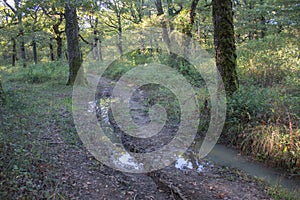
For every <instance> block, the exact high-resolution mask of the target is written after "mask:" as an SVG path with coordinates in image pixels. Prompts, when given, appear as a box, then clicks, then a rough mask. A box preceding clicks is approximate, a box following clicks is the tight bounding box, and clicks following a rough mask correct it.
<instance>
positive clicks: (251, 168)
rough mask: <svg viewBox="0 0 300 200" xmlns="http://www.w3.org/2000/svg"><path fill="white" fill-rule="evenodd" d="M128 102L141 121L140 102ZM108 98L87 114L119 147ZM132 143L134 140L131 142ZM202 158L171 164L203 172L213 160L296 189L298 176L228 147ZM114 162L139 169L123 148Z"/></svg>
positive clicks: (186, 158)
mask: <svg viewBox="0 0 300 200" xmlns="http://www.w3.org/2000/svg"><path fill="white" fill-rule="evenodd" d="M139 95H140V96H143V95H144V94H143V93H142V92H141V91H139ZM133 100H134V101H133V102H132V104H131V107H132V110H133V111H134V110H136V111H137V112H136V113H135V114H137V115H138V116H142V118H144V120H143V119H140V120H136V122H139V123H141V122H144V121H145V115H144V113H140V112H143V109H141V108H144V107H143V105H141V104H140V105H138V104H139V103H140V102H137V100H136V99H133ZM111 101H112V99H111V98H109V97H105V98H102V99H99V100H95V101H91V102H89V103H88V104H89V105H88V110H87V112H89V113H96V114H97V117H98V119H99V122H100V124H101V127H102V128H104V129H105V130H107V131H105V133H106V135H107V136H108V137H109V139H110V140H111V142H113V143H114V144H119V145H122V146H123V143H122V140H121V138H120V133H118V132H116V131H115V128H114V127H113V125H112V124H111V123H110V118H109V109H110V103H111ZM135 144H136V143H135ZM205 160H209V161H211V162H206V161H204V160H201V159H198V158H197V156H195V155H194V154H193V153H191V152H187V153H186V154H184V155H182V156H180V157H178V159H177V160H176V162H175V167H176V168H177V169H179V170H189V169H190V170H196V171H197V172H199V173H200V172H204V171H207V170H211V168H213V167H214V166H213V164H211V163H212V162H213V163H216V164H218V165H221V166H227V167H232V168H236V169H239V170H242V171H245V172H246V173H247V174H249V175H251V176H254V177H257V178H260V179H262V180H264V181H266V182H267V183H270V184H271V185H274V186H277V185H280V186H282V187H284V188H287V189H289V190H291V191H295V190H296V191H300V187H299V186H300V178H299V177H296V178H291V179H289V178H287V177H285V176H284V173H283V171H279V170H276V169H272V168H268V167H266V166H264V165H263V164H261V163H256V162H253V161H251V160H248V159H246V158H245V157H243V156H240V155H239V154H238V152H237V151H235V150H233V149H229V148H227V147H226V146H224V145H219V144H218V145H216V146H215V147H214V149H213V150H212V151H211V152H210V153H209V155H208V156H207V157H206V159H205ZM114 161H115V163H116V164H117V165H120V166H121V167H124V168H132V169H136V170H139V169H142V168H143V164H142V163H138V162H137V161H136V160H135V158H134V157H133V156H131V155H130V154H129V153H127V152H126V151H124V152H122V153H120V155H118V156H117V158H115V159H114Z"/></svg>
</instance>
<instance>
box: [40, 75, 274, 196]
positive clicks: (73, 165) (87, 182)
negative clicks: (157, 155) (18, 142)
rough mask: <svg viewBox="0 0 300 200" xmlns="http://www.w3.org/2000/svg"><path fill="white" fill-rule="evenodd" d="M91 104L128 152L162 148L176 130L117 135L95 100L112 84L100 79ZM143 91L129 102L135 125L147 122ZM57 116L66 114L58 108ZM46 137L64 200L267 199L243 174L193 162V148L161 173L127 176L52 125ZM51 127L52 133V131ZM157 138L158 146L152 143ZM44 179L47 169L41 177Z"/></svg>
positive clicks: (173, 126) (172, 127)
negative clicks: (148, 135) (139, 135)
mask: <svg viewBox="0 0 300 200" xmlns="http://www.w3.org/2000/svg"><path fill="white" fill-rule="evenodd" d="M99 85H100V86H99V88H98V92H99V93H98V94H97V96H96V98H95V99H96V100H95V102H91V103H90V105H91V106H90V108H89V109H90V110H87V112H95V114H97V115H99V116H98V118H99V121H100V122H101V121H103V122H105V123H106V124H107V125H109V126H113V127H114V131H115V132H116V134H115V138H112V139H115V140H116V141H117V142H121V143H122V144H123V145H124V147H125V148H126V149H127V150H128V152H129V153H130V152H147V151H152V150H153V149H155V148H158V147H159V146H161V145H164V144H166V143H167V142H168V141H169V140H170V139H171V138H172V137H173V135H174V133H173V132H175V131H176V129H177V124H176V123H177V121H176V119H174V120H173V122H174V123H169V124H167V126H166V128H165V129H163V130H162V131H161V132H160V133H159V134H158V135H157V136H156V137H153V138H152V139H153V141H152V139H150V140H138V139H136V138H133V137H129V136H128V135H126V134H122V133H120V130H118V128H117V126H115V124H114V123H115V122H114V121H113V119H112V118H111V117H110V116H109V113H110V112H109V110H107V108H106V106H107V105H105V103H104V104H103V103H102V104H101V102H100V101H98V100H99V99H108V97H109V96H110V94H111V91H112V88H113V84H112V82H111V81H109V80H107V79H104V80H102V81H101V82H100V84H99ZM146 97H147V94H146V92H143V91H138V92H136V93H135V94H134V95H133V98H132V102H131V104H130V106H131V110H132V113H133V118H134V120H135V122H136V123H140V124H143V123H147V121H149V117H148V115H147V114H145V112H143V110H144V109H145V105H144V103H145V101H144V100H145V98H146ZM61 112H62V113H61V115H64V116H67V115H71V113H68V112H69V111H66V110H62V111H61ZM49 128H50V132H51V129H53V130H52V131H53V132H54V133H55V134H53V135H52V136H51V137H49V136H48V137H47V138H45V137H42V136H41V138H40V139H41V140H47V143H48V144H52V145H51V146H49V148H48V151H49V152H48V153H49V154H50V155H51V157H52V158H53V160H54V161H55V162H54V164H53V166H51V168H52V169H55V173H56V174H55V176H56V177H57V178H58V179H59V182H58V185H57V186H56V187H57V191H58V193H61V194H63V196H64V198H65V199H109V200H110V199H112V200H113V199H132V200H135V199H158V200H160V199H161V200H168V199H176V200H185V199H191V200H194V199H272V198H271V197H270V196H269V195H268V194H267V192H266V191H265V189H264V187H263V186H262V185H260V184H258V182H257V181H255V180H254V179H253V178H251V177H249V176H247V175H246V174H245V173H243V172H241V171H239V170H234V169H230V168H227V167H222V166H219V165H217V164H215V163H213V162H212V161H210V160H208V159H201V160H200V159H198V158H197V157H196V156H195V153H194V150H193V146H192V147H191V148H190V149H189V150H188V151H187V152H186V153H185V154H184V155H182V156H180V157H178V159H177V161H176V162H174V163H173V164H172V165H171V166H169V167H166V168H164V169H161V170H158V171H154V172H149V173H143V174H133V173H124V172H121V171H117V170H115V169H112V168H109V167H107V166H105V165H104V164H102V163H100V162H99V161H97V160H95V158H94V157H93V156H92V155H91V154H90V153H89V152H88V151H87V150H86V148H85V147H84V145H83V144H82V143H80V144H79V145H72V144H69V143H67V142H65V141H64V139H63V138H62V135H61V134H60V131H59V130H57V127H55V123H54V124H53V126H52V127H49ZM54 129H55V130H54ZM157 139H159V142H155V141H157ZM122 162H123V164H125V165H126V164H127V165H132V166H134V165H135V164H136V163H134V161H132V160H130V159H127V160H126V159H125V161H124V159H123V160H120V164H122ZM43 174H44V175H45V176H47V169H46V170H45V172H44V173H43Z"/></svg>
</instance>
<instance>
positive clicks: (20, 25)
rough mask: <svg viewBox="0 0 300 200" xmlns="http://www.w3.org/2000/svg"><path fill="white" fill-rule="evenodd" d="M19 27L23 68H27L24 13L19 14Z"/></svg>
mask: <svg viewBox="0 0 300 200" xmlns="http://www.w3.org/2000/svg"><path fill="white" fill-rule="evenodd" d="M18 25H19V32H20V51H21V61H22V65H23V67H26V52H25V41H24V30H23V22H22V13H18Z"/></svg>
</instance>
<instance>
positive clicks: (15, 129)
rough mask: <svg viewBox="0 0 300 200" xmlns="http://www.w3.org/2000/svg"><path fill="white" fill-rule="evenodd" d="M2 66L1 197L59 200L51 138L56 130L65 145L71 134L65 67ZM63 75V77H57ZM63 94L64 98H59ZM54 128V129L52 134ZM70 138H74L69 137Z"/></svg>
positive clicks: (50, 65)
mask: <svg viewBox="0 0 300 200" xmlns="http://www.w3.org/2000/svg"><path fill="white" fill-rule="evenodd" d="M61 64H62V63H53V64H47V65H38V66H30V67H29V68H28V69H23V68H21V67H16V68H12V67H2V70H1V71H3V72H4V73H3V74H2V77H3V86H4V88H5V91H6V97H7V99H6V100H7V101H6V105H5V106H1V108H0V110H1V129H0V151H1V157H0V169H1V170H0V171H1V172H0V188H1V190H0V196H1V198H3V199H40V198H45V199H47V198H49V199H64V195H63V191H62V190H61V189H60V190H58V189H57V188H58V185H59V184H60V182H59V181H58V180H59V178H58V177H56V176H57V175H56V172H55V170H54V166H55V160H53V157H52V156H53V155H54V152H53V151H52V150H51V145H50V144H49V143H48V142H47V141H46V140H43V139H42V137H46V136H48V137H51V134H55V131H51V129H52V128H51V127H54V126H55V127H60V129H61V131H62V132H63V133H64V134H62V135H64V139H65V140H66V141H67V142H69V143H70V142H73V141H74V139H73V138H72V137H74V136H76V132H75V129H74V128H73V126H72V118H71V117H70V116H69V117H68V116H66V117H61V114H62V113H63V112H66V111H70V95H71V90H72V88H70V87H66V86H64V85H65V83H64V80H66V73H65V72H66V70H67V67H66V65H64V64H63V65H61ZM62 72H63V73H62ZM63 94H68V95H66V96H64V95H63ZM57 131H58V130H56V132H57ZM71 135H73V136H71Z"/></svg>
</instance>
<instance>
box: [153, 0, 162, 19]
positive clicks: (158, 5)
mask: <svg viewBox="0 0 300 200" xmlns="http://www.w3.org/2000/svg"><path fill="white" fill-rule="evenodd" d="M155 6H156V10H157V16H160V15H163V14H164V9H163V7H162V3H161V0H156V1H155Z"/></svg>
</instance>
